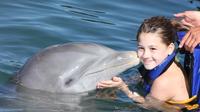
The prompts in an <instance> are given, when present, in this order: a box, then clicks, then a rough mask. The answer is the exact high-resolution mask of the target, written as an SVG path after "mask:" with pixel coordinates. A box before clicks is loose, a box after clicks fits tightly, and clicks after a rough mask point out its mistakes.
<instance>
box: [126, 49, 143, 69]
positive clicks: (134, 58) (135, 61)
mask: <svg viewBox="0 0 200 112" xmlns="http://www.w3.org/2000/svg"><path fill="white" fill-rule="evenodd" d="M127 55H128V58H129V60H130V62H131V63H132V64H133V65H134V66H135V65H138V64H139V63H140V60H139V58H138V56H137V52H136V51H127Z"/></svg>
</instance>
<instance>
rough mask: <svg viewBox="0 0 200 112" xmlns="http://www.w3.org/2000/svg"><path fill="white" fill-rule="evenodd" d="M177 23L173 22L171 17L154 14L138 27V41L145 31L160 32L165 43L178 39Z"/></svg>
mask: <svg viewBox="0 0 200 112" xmlns="http://www.w3.org/2000/svg"><path fill="white" fill-rule="evenodd" d="M176 30H177V24H173V23H172V21H171V20H170V19H167V18H165V17H163V16H154V17H151V18H149V19H145V20H144V22H143V23H142V24H141V26H140V27H139V29H138V33H137V37H136V38H137V41H138V40H139V36H140V34H141V33H142V32H143V33H155V32H158V33H159V34H160V35H161V38H162V40H163V43H165V44H166V45H169V44H170V43H174V42H175V40H176Z"/></svg>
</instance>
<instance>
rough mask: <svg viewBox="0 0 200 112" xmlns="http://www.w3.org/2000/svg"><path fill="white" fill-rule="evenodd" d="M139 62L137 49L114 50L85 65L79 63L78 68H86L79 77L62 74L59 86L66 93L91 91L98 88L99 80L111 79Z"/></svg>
mask: <svg viewBox="0 0 200 112" xmlns="http://www.w3.org/2000/svg"><path fill="white" fill-rule="evenodd" d="M138 64H139V59H138V57H137V53H136V52H135V51H123V52H114V53H111V54H109V55H106V56H102V57H99V58H98V59H96V60H95V61H92V62H88V64H86V66H85V67H83V66H81V65H77V66H76V67H75V68H76V69H80V68H84V69H82V72H79V73H80V74H79V75H77V77H74V75H72V76H69V75H68V74H63V75H61V76H60V77H59V81H58V82H59V87H61V88H60V89H61V91H62V92H65V93H66V92H68V93H77V92H86V91H91V90H94V89H95V88H96V84H97V83H98V82H99V81H102V80H109V79H111V78H112V77H113V76H116V75H119V74H120V73H122V72H123V71H125V70H127V69H129V68H131V67H134V66H136V65H138Z"/></svg>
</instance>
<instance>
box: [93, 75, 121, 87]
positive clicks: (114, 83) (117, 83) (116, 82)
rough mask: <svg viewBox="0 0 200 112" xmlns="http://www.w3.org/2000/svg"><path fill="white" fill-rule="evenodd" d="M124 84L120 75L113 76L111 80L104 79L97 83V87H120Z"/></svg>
mask: <svg viewBox="0 0 200 112" xmlns="http://www.w3.org/2000/svg"><path fill="white" fill-rule="evenodd" d="M123 84H124V82H123V80H122V79H121V78H120V77H113V78H112V79H111V80H105V81H101V82H99V83H97V88H98V89H103V88H111V87H117V88H120V87H121V86H122V85H123Z"/></svg>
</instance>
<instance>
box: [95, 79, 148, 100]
mask: <svg viewBox="0 0 200 112" xmlns="http://www.w3.org/2000/svg"><path fill="white" fill-rule="evenodd" d="M110 87H117V88H119V89H120V90H122V91H123V92H124V93H125V94H126V95H127V96H128V97H129V98H131V99H132V100H134V101H136V102H138V103H144V101H145V100H144V97H142V96H140V95H139V94H138V93H136V92H132V91H131V90H129V88H128V86H127V85H126V84H125V83H124V81H123V80H122V79H121V78H120V77H113V78H112V80H107V81H101V82H99V83H98V84H97V88H99V89H103V88H110Z"/></svg>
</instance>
